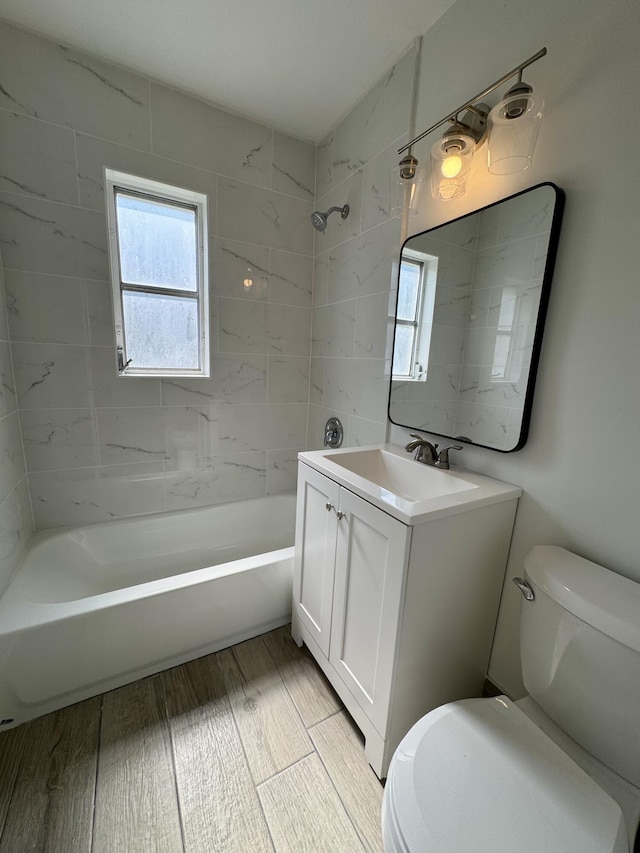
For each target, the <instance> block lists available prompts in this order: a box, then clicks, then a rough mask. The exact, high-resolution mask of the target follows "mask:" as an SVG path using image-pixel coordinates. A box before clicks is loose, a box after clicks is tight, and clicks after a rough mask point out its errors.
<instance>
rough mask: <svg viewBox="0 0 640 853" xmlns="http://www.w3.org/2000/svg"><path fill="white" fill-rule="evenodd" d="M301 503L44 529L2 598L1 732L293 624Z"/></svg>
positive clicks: (258, 503)
mask: <svg viewBox="0 0 640 853" xmlns="http://www.w3.org/2000/svg"><path fill="white" fill-rule="evenodd" d="M294 524H295V497H294V496H292V495H276V496H273V497H265V498H255V499H252V500H247V501H239V502H237V503H231V504H225V505H223V506H214V507H204V508H201V509H193V510H185V511H181V512H172V513H161V514H157V515H152V516H144V517H139V518H129V519H122V520H117V521H108V522H104V523H102V524H92V525H87V526H85V527H76V528H68V529H65V530H55V531H43V532H41V533H37V534H36V535H35V536H34V537H33V539H32V541H31V544H30V547H29V549H28V550H27V553H26V555H25V557H24V559H23V560H22V562H21V564H20V566H19V568H18V570H17V571H16V574H15V575H14V577H13V578H12V580H11V583H10V584H9V586H8V587H7V589H6V591H5V593H4V594H3V596H2V598H0V725H2V727H3V728H10V727H11V726H15V725H18V724H19V723H23V722H25V721H26V720H29V719H32V718H33V717H37V716H40V715H41V714H46V713H48V712H49V711H53V710H55V709H57V708H61V707H63V706H65V705H70V704H72V703H73V702H78V701H80V700H81V699H86V698H88V697H89V696H94V695H96V694H97V693H102V692H104V691H106V690H112V689H113V688H115V687H120V686H121V685H123V684H126V683H127V682H129V681H135V680H136V679H138V678H142V677H143V676H147V675H151V674H152V673H154V672H158V671H160V670H163V669H167V668H169V667H171V666H177V665H178V664H181V663H185V662H186V661H188V660H191V659H192V658H196V657H200V656H201V655H205V654H209V653H211V652H215V651H218V650H219V649H222V648H225V647H227V646H230V645H233V644H234V643H238V642H241V641H242V640H247V639H249V638H250V637H255V636H257V635H258V634H261V633H264V632H265V631H270V630H271V629H272V628H276V627H278V626H280V625H284V624H286V623H287V622H288V621H289V619H290V617H291V590H292V576H293V539H294Z"/></svg>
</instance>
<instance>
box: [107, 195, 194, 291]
mask: <svg viewBox="0 0 640 853" xmlns="http://www.w3.org/2000/svg"><path fill="white" fill-rule="evenodd" d="M116 209H117V217H118V244H119V247H120V268H121V274H122V280H123V282H126V283H127V284H141V285H145V286H150V287H166V288H171V289H173V290H191V291H195V290H197V287H198V271H197V248H196V247H197V235H196V214H195V211H194V210H192V209H190V208H187V207H180V206H177V205H173V204H170V203H169V202H166V203H164V202H157V201H152V200H151V199H147V198H141V197H139V196H134V195H127V194H125V193H121V192H118V193H116Z"/></svg>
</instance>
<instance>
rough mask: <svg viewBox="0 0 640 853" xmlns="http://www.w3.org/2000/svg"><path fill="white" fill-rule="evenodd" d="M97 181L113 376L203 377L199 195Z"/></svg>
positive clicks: (202, 212) (203, 243) (134, 181)
mask: <svg viewBox="0 0 640 853" xmlns="http://www.w3.org/2000/svg"><path fill="white" fill-rule="evenodd" d="M105 177H106V181H105V188H106V194H107V221H108V224H109V249H110V260H111V284H112V287H113V304H114V317H115V330H116V349H117V354H118V371H119V373H120V374H121V375H126V376H150V375H151V376H208V375H209V307H208V290H209V288H208V280H207V279H208V276H207V269H208V261H207V233H208V232H207V197H206V195H203V194H201V193H196V192H192V191H191V190H185V189H181V188H179V187H172V186H169V185H168V184H161V183H158V182H157V181H150V180H146V179H145V178H138V177H135V176H133V175H126V174H124V173H122V172H115V171H113V170H112V169H106V170H105Z"/></svg>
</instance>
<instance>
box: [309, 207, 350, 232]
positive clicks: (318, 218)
mask: <svg viewBox="0 0 640 853" xmlns="http://www.w3.org/2000/svg"><path fill="white" fill-rule="evenodd" d="M334 210H339V211H340V217H341V218H342V219H346V218H347V216H348V215H349V205H348V204H345V205H344V206H343V207H330V208H329V210H326V211H325V212H324V213H321V212H320V211H319V210H314V212H313V213H312V214H311V224H312V225H313V227H314V228H315V229H316V231H324V230H325V229H326V227H327V219H328V217H329V214H330V213H333V211H334Z"/></svg>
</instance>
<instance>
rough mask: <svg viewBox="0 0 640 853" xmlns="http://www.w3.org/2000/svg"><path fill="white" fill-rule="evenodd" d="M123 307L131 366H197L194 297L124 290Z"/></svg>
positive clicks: (198, 360) (196, 328)
mask: <svg viewBox="0 0 640 853" xmlns="http://www.w3.org/2000/svg"><path fill="white" fill-rule="evenodd" d="M122 307H123V311H124V324H125V329H126V336H127V358H128V359H129V358H130V359H131V367H133V368H136V367H137V368H140V367H154V368H173V369H187V370H197V369H198V367H199V366H200V364H199V363H200V349H199V341H198V302H197V300H196V299H190V298H187V297H184V298H181V297H179V296H164V295H161V294H156V293H139V292H137V291H128V290H125V291H123V293H122Z"/></svg>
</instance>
